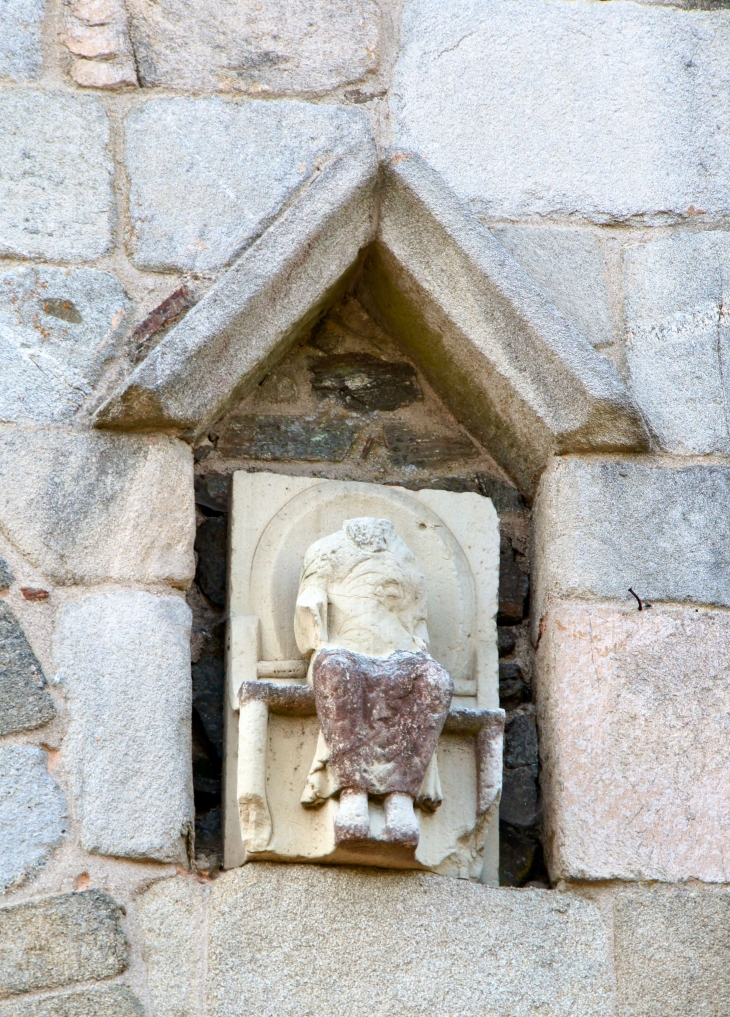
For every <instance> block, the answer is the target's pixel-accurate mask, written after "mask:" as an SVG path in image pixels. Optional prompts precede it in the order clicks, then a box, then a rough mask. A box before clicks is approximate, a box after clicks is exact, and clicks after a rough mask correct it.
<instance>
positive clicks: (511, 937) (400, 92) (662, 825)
mask: <svg viewBox="0 0 730 1017" xmlns="http://www.w3.org/2000/svg"><path fill="white" fill-rule="evenodd" d="M0 37H2V40H3V44H2V47H0V119H1V122H2V125H3V130H2V131H1V132H0V209H1V210H2V211H1V212H0V257H1V258H2V260H3V264H2V266H0V350H1V352H2V357H1V358H0V362H1V363H2V371H1V372H0V884H1V886H0V891H1V892H2V894H3V897H2V906H1V907H0V1014H2V1017H5V1015H8V1017H10V1015H11V1014H12V1015H13V1017H15V1015H16V1014H18V1015H22V1017H41V1015H44V1017H49V1015H52V1017H82V1015H84V1017H86V1015H87V1014H89V1013H93V1014H95V1015H96V1014H98V1015H100V1017H132V1015H134V1017H139V1015H142V1014H144V1015H146V1017H173V1015H174V1017H229V1015H230V1017H233V1014H236V1015H238V1014H244V1013H245V1014H261V1013H277V1014H292V1015H294V1014H304V1013H317V1014H321V1015H322V1017H327V1015H333V1017H334V1015H339V1014H341V1013H343V1012H344V1011H345V1010H346V1011H347V1012H348V1013H350V1012H351V1013H353V1014H358V1013H366V1012H367V1013H369V1014H371V1013H372V1014H382V1015H386V1014H392V1013H393V1012H395V1011H398V1012H407V1013H413V1014H426V1013H428V1014H433V1013H442V1012H443V1013H452V1012H453V1013H457V1012H458V1013H463V1014H475V1015H476V1014H482V1013H490V1014H491V1013H495V1014H496V1013H500V1014H503V1013H513V1014H515V1015H520V1014H523V1013H524V1014H532V1013H535V1012H536V1011H538V1010H539V1012H540V1013H541V1014H545V1015H567V1014H575V1013H578V1012H580V1013H582V1014H583V1013H584V1014H590V1015H593V1014H601V1015H603V1014H605V1015H614V1014H615V1015H618V1017H645V1015H646V1017H649V1015H651V1017H665V1015H666V1017H670V1015H671V1017H677V1015H679V1014H681V1015H682V1017H685V1015H687V1017H694V1015H698V1017H699V1015H702V1017H713V1015H717V1017H720V1015H724V1014H726V1013H727V1012H728V1009H729V1007H730V1001H729V997H730V987H729V985H728V974H727V972H728V970H729V968H730V965H729V964H728V958H729V957H730V944H729V943H728V937H727V928H728V921H727V908H728V904H727V901H728V887H729V886H730V872H728V861H727V860H728V857H730V852H729V850H728V833H727V830H728V824H727V821H726V820H727V817H726V812H727V808H726V804H725V799H726V798H727V795H726V793H725V788H726V780H725V778H726V775H727V772H728V766H729V765H730V756H729V754H728V749H727V745H728V739H727V730H726V728H727V723H726V720H727V714H728V708H727V699H728V672H729V664H728V661H727V660H726V658H725V653H726V652H727V651H728V636H727V632H728V617H729V615H728V608H729V607H730V599H729V598H730V592H729V589H728V581H727V574H728V551H727V548H728V535H727V523H726V516H727V512H726V511H725V506H726V503H727V499H728V491H727V489H728V483H727V476H728V473H727V471H728V461H727V457H728V454H729V453H730V429H729V427H728V413H727V405H728V390H727V385H728V381H727V379H728V377H729V376H730V372H728V370H727V364H726V358H727V339H728V326H727V313H726V308H727V290H728V279H730V249H729V245H728V224H729V223H730V188H729V186H728V174H727V165H728V156H729V155H730V121H729V118H728V109H730V103H729V102H728V100H729V99H730V59H729V57H730V10H728V8H727V4H726V3H725V2H724V0H718V2H713V0H703V2H699V0H698V2H695V0H686V2H685V0H676V2H671V0H666V2H665V0H605V2H599V0H480V2H478V3H476V2H473V0H450V2H449V3H446V4H444V3H436V2H435V0H402V2H399V3H398V2H396V0H392V2H391V0H356V2H355V0H353V2H350V3H336V2H334V0H261V2H256V3H246V4H243V3H239V2H236V0H190V2H188V0H186V2H185V3H183V2H182V0H161V2H158V3H153V2H151V0H127V2H126V3H124V2H122V0H63V2H62V0H8V2H6V3H5V4H3V5H2V9H1V10H0ZM378 167H379V168H378ZM409 173H410V176H409V175H408V174H409ZM398 174H401V175H400V176H398ZM434 181H437V182H438V183H434ZM419 188H420V189H419ZM443 195H447V198H444V197H443ZM404 294H406V295H407V296H408V298H409V300H410V303H408V302H407V301H405V297H404V296H403V295H404ZM401 298H402V299H401ZM399 301H400V302H399ZM416 333H417V334H416ZM201 351H202V352H201ZM196 357H197V358H198V359H196ZM186 358H187V359H186ZM186 365H187V366H186ZM191 365H192V366H191ZM145 371H146V372H147V374H145V373H144V372H145ZM186 371H187V373H186ZM137 372H141V374H138V373H137ZM166 372H167V373H166ZM150 377H152V378H153V381H150V380H149V379H150ZM130 379H132V380H130ZM154 379H160V381H159V387H158V388H157V389H156V388H155V384H157V381H155V380H154ZM170 379H172V381H170ZM125 386H126V387H125ZM165 386H167V387H165ZM119 392H122V396H119V398H118V400H117V402H116V403H115V402H114V400H115V398H117V395H116V394H117V393H119ZM100 407H102V409H101V410H100V409H99V408H100ZM110 407H111V409H110ZM120 407H121V408H120ZM629 418H630V419H629ZM627 420H628V421H629V423H627ZM606 421H608V423H606ZM616 421H618V423H616ZM99 423H102V424H105V425H108V426H107V428H106V429H104V428H102V427H98V426H96V424H99ZM490 436H492V437H490ZM492 438H493V440H492ZM238 468H241V469H272V470H280V471H283V472H305V473H310V474H316V475H321V476H331V477H352V478H354V479H367V480H378V481H379V482H383V483H391V484H394V483H403V484H406V485H407V486H412V487H422V486H436V487H447V488H451V489H464V487H467V488H468V489H470V490H477V491H479V492H480V493H482V494H485V495H489V496H490V497H492V498H493V499H494V501H495V504H496V506H497V508H498V510H499V512H500V517H501V522H502V528H503V535H504V537H505V541H504V544H503V553H502V563H501V565H502V571H501V575H502V587H501V593H500V619H499V620H500V652H501V653H502V654H503V656H502V665H501V671H500V694H501V697H502V700H503V702H504V704H505V706H507V707H508V708H509V710H510V717H509V721H508V728H507V735H508V737H507V741H506V750H505V760H504V762H505V771H504V796H503V804H502V812H501V821H502V822H501V834H502V861H503V865H502V878H503V882H504V883H505V884H524V883H525V882H531V883H533V884H535V883H537V884H538V886H534V885H533V886H530V887H525V886H522V887H521V888H519V889H518V888H516V886H513V887H512V888H510V887H508V886H504V887H502V888H486V887H481V886H474V885H470V884H466V883H464V882H462V881H457V880H449V879H443V878H440V877H435V876H430V875H420V874H419V875H415V874H392V873H379V874H373V873H372V872H368V871H365V870H354V869H334V868H332V869H327V868H320V867H315V866H311V867H306V866H305V867H299V866H268V865H260V866H255V867H254V866H249V867H244V868H243V869H240V870H233V871H230V872H226V873H219V872H218V850H219V840H218V836H219V835H218V832H217V826H216V821H217V817H216V808H217V801H218V797H217V796H218V795H219V793H220V772H219V760H220V751H221V744H222V731H221V724H220V712H219V709H218V705H217V704H218V701H219V696H220V691H219V690H220V683H221V681H222V675H221V659H222V657H221V654H222V629H221V626H222V622H223V616H224V610H225V605H224V585H225V570H224V567H223V566H224V556H223V548H224V546H225V529H226V520H225V516H226V504H227V501H226V499H227V478H228V476H229V475H230V473H231V471H232V470H233V469H238ZM518 491H519V492H520V493H518ZM196 502H197V509H196ZM196 513H197V515H196ZM196 521H197V524H198V525H197V529H196ZM530 527H532V534H530ZM196 553H197V562H196V557H195V555H196ZM196 565H197V571H196ZM528 569H531V589H530V592H529V601H528V599H527V598H528V588H527V575H526V571H527V570H528ZM194 577H195V583H194V584H193V579H194ZM629 587H630V588H631V589H632V590H633V591H635V594H636V597H637V598H638V603H637V600H636V599H634V597H633V595H632V594H631V593H630V592H629ZM186 600H187V603H186ZM639 606H640V607H641V610H639ZM528 608H529V616H530V622H529V629H530V631H529V635H528V625H527V622H526V621H525V614H526V612H527V610H528ZM191 649H192V681H191ZM533 649H534V650H535V651H536V653H535V658H534V661H533ZM191 715H192V717H193V723H192V736H191V724H190V718H191ZM538 734H539V752H540V764H539V766H540V769H539V779H540V783H539V788H540V793H541V795H542V802H543V803H544V816H543V819H542V820H539V819H538V816H539V809H540V798H539V797H538V790H537V788H538V784H537V776H538V763H537V760H536V751H537V747H538V739H537V735H538ZM191 754H192V759H193V765H192V767H191V765H190V760H191ZM540 822H542V824H543V825H542V826H540ZM538 832H540V833H541V834H542V847H543V848H544V865H545V868H543V867H542V866H543V862H542V861H541V857H540V853H541V849H540V848H539V847H538V840H537V834H538ZM548 881H549V883H550V887H551V888H550V889H543V888H541V887H542V886H547V884H548ZM335 944H336V946H335ZM333 947H334V948H333ZM394 958H395V959H396V960H395V963H394V960H393V959H394ZM343 961H344V963H343Z"/></svg>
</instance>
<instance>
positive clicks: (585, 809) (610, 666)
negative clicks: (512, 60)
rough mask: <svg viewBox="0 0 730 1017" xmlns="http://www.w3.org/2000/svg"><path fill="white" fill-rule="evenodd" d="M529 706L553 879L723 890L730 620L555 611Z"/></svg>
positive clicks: (728, 839) (702, 611)
mask: <svg viewBox="0 0 730 1017" xmlns="http://www.w3.org/2000/svg"><path fill="white" fill-rule="evenodd" d="M537 702H538V709H539V714H540V754H541V758H542V765H543V772H542V787H543V793H544V795H545V813H546V815H545V824H546V832H547V858H548V863H549V867H550V873H551V875H552V876H553V877H554V878H559V877H561V876H565V877H567V878H578V879H628V880H631V879H655V880H664V881H668V882H672V881H680V880H687V879H701V880H705V881H707V882H717V883H726V882H729V881H730V861H729V859H730V833H729V831H730V806H729V805H728V801H729V799H730V796H728V793H727V774H728V769H729V765H730V747H729V746H728V739H727V717H728V713H730V613H728V612H726V611H718V610H711V609H706V608H699V609H698V608H694V609H693V608H681V607H668V606H664V605H659V604H655V605H654V606H653V608H652V609H651V610H644V611H641V612H639V611H638V610H633V609H631V608H622V607H608V606H598V605H595V604H593V605H581V604H570V603H562V604H560V605H556V606H555V607H554V608H553V609H551V611H550V612H549V614H548V615H547V618H546V619H545V620H543V635H542V639H541V641H540V647H539V654H538V677H537Z"/></svg>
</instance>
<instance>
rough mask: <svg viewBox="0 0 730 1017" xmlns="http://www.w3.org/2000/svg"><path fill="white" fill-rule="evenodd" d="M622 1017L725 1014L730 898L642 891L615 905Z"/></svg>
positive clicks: (728, 1006) (728, 1005)
mask: <svg viewBox="0 0 730 1017" xmlns="http://www.w3.org/2000/svg"><path fill="white" fill-rule="evenodd" d="M614 949H615V958H616V959H615V964H616V981H617V990H618V991H617V996H618V1010H619V1013H620V1014H621V1017H677V1015H678V1014H682V1017H685V1015H686V1017H724V1015H725V1014H727V1013H728V1012H730V895H729V894H728V893H727V891H714V890H710V891H705V892H702V891H698V890H692V889H690V888H689V887H682V888H674V887H671V888H670V887H666V888H664V887H659V886H657V887H654V888H649V887H641V888H640V889H639V888H637V889H633V890H626V891H624V892H623V893H621V894H620V895H619V897H618V899H617V900H616V902H615V904H614Z"/></svg>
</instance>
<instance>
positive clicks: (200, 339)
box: [96, 100, 377, 437]
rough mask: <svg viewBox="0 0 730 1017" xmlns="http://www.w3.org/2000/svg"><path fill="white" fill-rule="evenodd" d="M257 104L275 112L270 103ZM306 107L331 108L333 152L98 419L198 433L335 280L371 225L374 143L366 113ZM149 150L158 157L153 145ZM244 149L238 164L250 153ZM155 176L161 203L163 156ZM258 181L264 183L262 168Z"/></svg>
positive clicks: (276, 354)
mask: <svg viewBox="0 0 730 1017" xmlns="http://www.w3.org/2000/svg"><path fill="white" fill-rule="evenodd" d="M201 101H202V100H201ZM265 105H266V106H267V107H268V110H269V112H268V114H267V115H268V116H270V117H271V118H272V121H273V120H275V119H276V116H277V108H278V104H274V103H266V104H265ZM258 108H259V107H258V106H257V109H258ZM314 108H315V109H316V110H318V112H317V114H316V115H315V114H313V115H315V119H316V118H319V117H324V116H330V117H332V118H333V120H334V122H335V124H336V123H339V125H340V127H341V128H342V130H341V131H340V132H339V138H338V139H335V140H337V141H338V143H337V144H335V140H332V141H331V144H332V148H333V149H334V152H333V154H332V158H331V159H330V160H329V161H327V162H326V163H325V165H324V166H323V168H322V169H321V171H320V172H319V173H317V174H315V175H314V177H312V179H311V181H310V183H309V186H307V187H304V188H301V189H300V190H299V191H298V192H297V193H296V194H295V195H294V196H293V197H292V200H291V202H290V203H289V204H288V205H287V207H286V209H285V211H284V212H282V214H281V215H279V217H278V218H277V219H276V220H275V221H274V222H273V223H272V224H271V225H270V226H269V227H268V228H267V229H266V230H265V231H264V232H263V234H262V235H261V236H260V237H259V238H258V240H256V242H255V243H253V244H251V246H250V247H249V249H248V250H247V251H246V252H245V253H244V254H243V255H242V256H241V257H240V258H239V259H238V261H237V262H236V263H235V265H233V267H232V268H231V269H230V270H229V271H228V272H226V273H224V275H223V276H222V277H221V278H220V279H219V280H218V282H217V283H216V284H215V285H214V286H212V287H211V288H210V289H209V290H208V292H207V293H206V294H205V296H204V297H203V298H202V300H200V301H199V302H198V303H197V304H196V305H195V307H193V308H192V310H191V311H189V312H188V314H186V315H185V318H184V319H183V320H182V321H181V322H180V323H179V324H177V325H175V326H173V327H172V328H171V329H170V330H169V331H168V332H167V333H166V335H165V336H164V338H163V339H162V340H161V342H160V343H159V344H158V345H157V346H156V347H155V348H154V349H153V350H152V352H151V353H150V354H149V356H148V357H147V358H146V359H145V360H144V361H143V362H142V363H141V364H140V365H139V366H138V367H137V368H136V370H135V371H133V372H132V374H131V375H130V376H129V378H128V379H127V380H126V382H125V383H124V385H123V386H122V387H121V388H120V389H119V391H118V392H116V393H115V394H113V395H112V396H111V397H110V398H109V400H108V401H107V402H106V403H105V404H104V405H103V406H102V407H101V408H100V409H99V411H98V414H97V418H96V419H97V424H98V425H99V426H102V427H115V428H122V429H129V428H130V427H132V428H135V429H137V428H139V427H150V426H154V427H159V426H165V427H172V428H175V429H183V430H185V431H188V432H192V433H193V434H194V436H196V437H200V436H202V435H203V434H206V433H207V431H208V430H209V429H210V427H211V426H212V424H213V423H214V422H215V421H217V420H219V419H220V418H221V416H222V415H223V414H224V413H225V412H226V411H227V410H228V409H230V408H231V407H232V406H234V405H235V404H236V403H237V402H238V401H239V400H240V399H241V398H242V397H243V396H244V395H245V394H246V392H247V391H250V390H251V389H253V387H254V386H255V385H256V384H257V383H258V382H260V381H262V380H263V379H264V378H265V376H266V374H267V373H268V372H269V370H270V369H271V366H272V364H273V363H274V362H275V361H278V360H279V359H280V357H281V354H282V352H283V351H284V350H285V349H286V348H287V346H288V345H289V344H290V343H291V342H293V341H294V339H295V338H296V337H297V336H298V335H302V334H306V332H307V331H308V330H309V329H310V328H311V327H312V325H314V323H315V322H316V321H317V319H318V317H319V315H320V313H321V312H322V311H323V310H324V309H325V308H326V307H328V306H330V305H331V303H332V301H333V300H334V299H335V298H336V297H337V295H338V293H339V292H340V289H341V288H344V285H345V282H346V275H347V273H348V271H349V270H350V269H351V268H352V267H353V265H354V264H355V263H356V261H357V259H358V257H359V254H360V250H361V249H362V248H363V247H364V246H365V245H366V244H368V243H369V242H370V240H371V239H372V237H373V233H374V226H375V223H374V218H373V217H374V190H375V185H376V180H377V162H376V157H375V149H374V146H373V142H372V138H371V137H370V135H369V133H368V131H367V124H366V121H364V120H362V119H354V118H353V119H352V120H350V119H349V117H350V116H351V115H352V114H351V113H347V111H345V112H344V113H343V112H342V111H341V110H340V111H339V112H335V111H333V107H328V109H329V110H330V112H329V113H327V114H325V108H324V107H321V106H318V107H314ZM254 115H258V116H263V115H266V114H262V113H257V114H254ZM297 116H304V114H303V113H302V112H299V113H298V114H297ZM345 116H347V119H345V120H343V121H338V120H337V118H338V117H345ZM318 122H319V121H318ZM348 146H349V147H348ZM155 150H156V156H155V158H156V159H157V158H159V152H160V150H159V145H157V143H156V144H155ZM284 150H285V151H288V149H287V148H286V146H284ZM222 151H228V149H227V148H225V146H223V149H222ZM244 156H245V158H244V157H243V156H242V158H243V161H244V164H245V162H246V159H250V158H251V157H252V152H251V151H248V152H247V153H244ZM194 163H195V160H193V164H194ZM258 165H259V167H260V165H261V164H260V163H259V164H258ZM297 165H303V164H302V163H299V164H297ZM227 172H228V171H226V173H227ZM226 173H224V174H223V177H224V179H225V178H226ZM164 180H165V181H166V184H165V192H164V193H165V197H164V201H165V202H166V201H167V200H168V198H169V196H170V194H171V193H174V192H173V189H172V188H171V186H170V174H169V166H168V165H167V163H165V166H164ZM216 186H217V184H216ZM261 186H262V187H263V189H264V190H265V191H267V193H269V192H270V191H271V189H272V187H273V185H272V183H271V179H270V177H269V176H268V175H266V174H265V175H264V177H262V184H261ZM186 190H187V187H186V185H185V183H184V181H183V182H181V183H180V185H179V186H178V187H176V188H175V192H177V194H178V195H179V201H180V202H181V210H180V215H181V221H182V222H188V212H187V210H186V209H187V205H186V202H185V198H184V193H185V191H186ZM193 192H194V188H193ZM163 207H164V202H163ZM235 218H236V220H238V215H236V216H235ZM264 225H266V224H265V223H262V224H261V227H262V228H263V226H264ZM244 232H245V229H244ZM224 235H225V231H224Z"/></svg>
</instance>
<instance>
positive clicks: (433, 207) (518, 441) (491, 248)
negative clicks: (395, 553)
mask: <svg viewBox="0 0 730 1017" xmlns="http://www.w3.org/2000/svg"><path fill="white" fill-rule="evenodd" d="M506 3H508V4H511V0H506ZM495 16H496V15H495ZM439 87H442V83H440V84H439ZM467 133H468V132H467ZM378 240H379V243H378V244H377V245H376V246H375V248H374V249H373V251H372V252H371V254H370V257H369V258H368V260H367V261H366V265H365V273H364V276H363V279H362V283H361V287H360V288H359V289H358V297H359V299H360V300H361V301H362V302H363V303H364V305H365V307H366V309H367V310H368V312H369V313H370V314H372V316H373V317H374V318H375V320H376V321H377V322H378V324H379V325H380V326H381V327H382V328H383V329H384V330H385V331H386V332H387V333H388V334H390V335H392V336H393V337H394V338H395V339H397V340H398V342H400V343H401V344H402V346H403V349H404V350H405V351H406V352H407V353H408V355H409V356H410V357H411V358H412V359H413V360H414V362H415V363H416V364H417V365H418V367H419V368H420V370H422V371H423V373H424V374H425V376H426V378H427V379H428V380H429V381H430V383H431V384H432V385H433V387H434V388H435V389H436V390H437V391H439V392H440V393H441V394H442V395H443V397H444V398H445V400H446V402H447V404H448V405H449V407H450V409H451V410H452V412H453V413H454V414H455V415H456V416H457V417H458V419H459V420H460V421H461V423H462V424H463V425H464V426H466V427H468V428H469V430H470V432H471V433H472V434H473V435H474V436H475V437H476V438H478V439H479V440H480V441H481V442H482V443H483V445H484V446H485V447H486V448H488V449H489V451H490V453H491V454H492V455H493V456H494V457H495V459H496V460H497V462H498V463H499V464H500V465H501V466H503V467H504V468H505V469H506V470H507V472H508V473H509V474H510V476H512V477H513V478H514V479H515V481H517V483H518V484H519V486H520V487H521V489H522V490H523V491H524V492H525V493H532V491H533V490H534V488H535V486H536V484H537V480H538V478H539V476H540V474H541V472H542V470H543V469H544V467H545V464H546V462H547V461H548V459H549V457H550V456H551V455H552V454H553V453H555V452H569V451H578V450H583V449H585V448H590V449H592V450H595V451H600V450H607V449H627V450H628V449H637V450H638V449H643V448H645V447H647V445H648V437H647V435H646V432H645V427H644V424H643V422H641V421H640V419H639V417H638V414H637V411H636V409H635V408H634V407H633V405H632V403H631V400H630V398H629V395H628V393H627V391H626V390H625V388H624V386H623V384H622V383H621V381H620V380H619V377H618V375H617V373H616V371H615V368H614V367H613V366H612V365H611V364H610V363H609V362H608V361H607V359H606V358H604V357H602V356H601V355H600V354H598V353H597V352H596V351H595V350H594V349H593V347H592V346H591V345H590V343H589V342H588V341H587V340H586V339H585V338H584V337H583V336H581V335H580V333H579V332H578V331H577V330H576V329H575V328H574V327H573V326H572V325H571V324H570V322H569V321H568V320H567V319H566V318H565V317H564V316H563V315H561V314H560V313H559V311H558V310H557V308H556V307H555V306H554V305H553V304H552V303H551V302H550V301H549V300H548V298H547V297H546V296H545V294H544V293H543V292H542V290H541V289H539V287H538V286H537V285H536V284H535V283H534V282H533V281H532V279H530V277H529V275H528V274H527V272H526V271H525V270H524V269H523V268H521V266H520V265H519V264H518V263H517V262H516V261H515V259H514V258H513V257H512V256H511V255H510V254H509V253H508V252H507V250H506V249H505V247H503V245H502V244H501V243H500V242H499V241H498V240H497V239H496V238H495V237H494V236H492V234H491V233H490V232H489V230H488V229H486V227H485V226H484V225H483V224H482V223H481V222H480V221H479V219H478V218H477V217H476V216H475V215H474V214H473V213H471V212H470V211H469V209H468V207H467V206H466V205H465V203H464V202H462V201H460V200H459V199H458V198H457V197H456V196H455V195H454V193H453V192H452V191H451V190H450V189H449V188H448V187H447V186H446V184H445V183H444V180H443V178H442V177H440V176H439V174H438V173H436V172H435V171H434V170H433V168H432V167H430V166H429V165H428V163H427V162H426V161H425V160H424V159H422V158H421V157H419V156H417V155H412V154H411V155H409V154H408V153H404V152H397V151H394V152H391V154H390V157H389V159H388V161H387V162H386V163H385V165H384V168H383V183H382V193H381V206H380V216H379V220H378Z"/></svg>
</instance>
